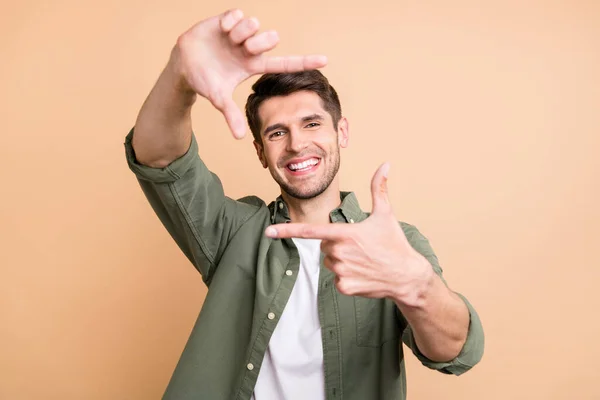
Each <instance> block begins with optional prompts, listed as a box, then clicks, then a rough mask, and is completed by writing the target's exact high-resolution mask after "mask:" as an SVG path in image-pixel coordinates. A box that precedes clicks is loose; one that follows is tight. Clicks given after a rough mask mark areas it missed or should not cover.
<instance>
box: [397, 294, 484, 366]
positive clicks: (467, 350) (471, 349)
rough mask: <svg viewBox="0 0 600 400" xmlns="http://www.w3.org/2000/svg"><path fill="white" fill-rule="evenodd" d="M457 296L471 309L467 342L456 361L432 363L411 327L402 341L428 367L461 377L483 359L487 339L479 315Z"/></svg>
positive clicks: (405, 332) (464, 299)
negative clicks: (420, 347) (423, 351)
mask: <svg viewBox="0 0 600 400" xmlns="http://www.w3.org/2000/svg"><path fill="white" fill-rule="evenodd" d="M457 295H458V296H459V297H460V298H461V299H462V300H463V301H464V302H465V304H466V305H467V308H468V309H469V316H470V321H469V331H468V333H467V340H466V341H465V344H464V345H463V347H462V349H461V351H460V353H459V354H458V356H456V357H455V358H454V359H452V360H450V361H446V362H437V361H432V360H430V359H428V358H427V357H425V356H424V355H423V353H421V351H420V350H419V348H418V347H417V343H416V341H415V337H414V335H413V332H412V329H411V328H410V326H407V327H406V329H405V330H404V333H403V335H402V341H403V342H404V343H405V344H406V345H407V346H408V347H410V349H411V350H412V352H413V354H414V355H415V356H416V357H417V359H418V360H419V361H420V362H421V363H422V364H423V365H424V366H426V367H428V368H431V369H434V370H437V371H440V372H442V373H445V374H453V375H461V374H464V373H465V372H467V371H468V370H470V369H471V368H473V367H474V366H475V365H476V364H477V363H478V362H479V361H480V360H481V358H482V357H483V349H484V347H485V346H484V344H485V338H484V333H483V325H482V324H481V320H480V319H479V315H478V314H477V311H475V308H473V306H472V305H471V303H469V301H468V300H467V299H466V298H465V297H464V296H463V295H461V294H460V293H457Z"/></svg>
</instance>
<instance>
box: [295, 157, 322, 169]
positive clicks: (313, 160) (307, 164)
mask: <svg viewBox="0 0 600 400" xmlns="http://www.w3.org/2000/svg"><path fill="white" fill-rule="evenodd" d="M318 162H319V160H317V159H316V158H311V159H310V160H306V161H303V162H301V163H298V164H290V165H289V168H290V169H291V170H292V171H298V170H300V169H306V168H309V167H312V166H313V165H317V163H318Z"/></svg>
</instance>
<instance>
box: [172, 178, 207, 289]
mask: <svg viewBox="0 0 600 400" xmlns="http://www.w3.org/2000/svg"><path fill="white" fill-rule="evenodd" d="M169 188H170V189H171V193H172V194H173V198H174V199H175V203H177V207H178V208H179V211H180V212H181V214H182V215H183V217H184V218H185V222H186V224H187V226H188V228H189V229H190V231H191V232H192V235H194V239H196V243H198V245H199V246H200V250H201V251H202V253H204V256H205V257H206V258H207V259H208V262H209V264H210V265H209V270H208V271H207V275H210V271H211V269H213V267H214V260H215V258H214V256H213V255H212V254H211V252H210V251H209V250H208V247H207V246H206V243H204V241H203V240H202V238H201V237H200V234H199V233H198V231H197V230H196V228H195V227H194V224H192V219H191V217H190V214H189V213H188V212H187V210H186V209H185V207H184V206H183V203H182V201H181V198H180V197H179V192H178V191H177V188H176V187H175V182H172V183H169ZM206 278H208V277H206ZM206 278H205V279H206Z"/></svg>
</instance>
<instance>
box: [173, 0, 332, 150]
mask: <svg viewBox="0 0 600 400" xmlns="http://www.w3.org/2000/svg"><path fill="white" fill-rule="evenodd" d="M258 30H259V22H258V20H257V19H256V18H244V15H243V13H242V11H240V10H237V9H235V10H230V11H227V12H225V13H223V14H221V15H218V16H214V17H212V18H208V19H206V20H204V21H201V22H199V23H198V24H196V25H194V26H193V27H192V28H190V29H189V30H188V31H187V32H185V33H184V34H182V35H181V36H180V37H179V38H178V40H177V45H176V46H175V48H174V49H173V52H172V55H171V59H170V61H169V64H170V66H171V67H172V71H174V72H175V73H176V74H177V75H178V76H179V81H180V82H181V87H180V89H182V90H184V91H193V92H195V93H197V94H199V95H201V96H203V97H205V98H207V99H208V100H209V101H210V102H211V103H212V104H213V105H214V106H215V107H216V108H217V109H218V110H219V111H221V112H222V113H223V115H224V116H225V119H226V121H227V124H228V125H229V128H230V130H231V132H232V133H233V136H234V137H235V138H238V139H241V138H243V137H244V135H245V132H246V121H245V118H244V115H243V113H242V111H241V110H240V109H239V108H238V106H237V105H236V104H235V102H234V101H233V91H234V90H235V88H236V87H237V86H238V85H239V84H240V83H242V82H243V81H245V80H246V79H248V78H249V77H251V76H252V75H256V74H264V73H269V72H296V71H302V70H309V69H317V68H321V67H324V66H325V65H326V64H327V59H326V57H325V56H318V55H312V56H289V57H272V56H267V55H265V53H266V52H267V51H269V50H272V49H273V48H275V46H277V43H278V42H279V37H278V35H277V32H275V31H267V32H262V33H258Z"/></svg>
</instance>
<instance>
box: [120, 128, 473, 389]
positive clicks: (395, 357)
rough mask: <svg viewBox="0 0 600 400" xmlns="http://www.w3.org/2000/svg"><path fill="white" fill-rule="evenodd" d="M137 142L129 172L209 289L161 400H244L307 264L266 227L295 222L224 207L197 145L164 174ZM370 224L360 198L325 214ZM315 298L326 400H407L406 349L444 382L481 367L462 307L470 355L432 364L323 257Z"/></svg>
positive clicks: (261, 209)
mask: <svg viewBox="0 0 600 400" xmlns="http://www.w3.org/2000/svg"><path fill="white" fill-rule="evenodd" d="M132 136H133V129H132V130H131V132H130V133H129V135H127V137H126V140H125V149H126V156H127V162H128V165H129V167H130V169H131V170H132V171H133V172H134V173H135V175H136V177H137V179H138V182H139V184H140V185H141V188H142V190H143V192H144V194H145V196H146V197H147V199H148V201H149V203H150V204H151V206H152V207H153V209H154V211H155V212H156V214H157V216H158V218H160V220H161V222H162V223H163V225H164V226H165V228H166V229H167V231H168V232H169V234H170V235H171V236H172V237H173V239H174V240H175V242H176V243H177V245H178V246H179V248H180V249H181V251H183V253H184V254H185V255H186V256H187V258H188V259H189V260H190V262H191V263H192V264H193V265H194V267H195V268H196V269H197V270H198V271H199V272H200V274H201V275H202V279H203V281H204V282H205V283H206V285H207V287H208V293H207V295H206V299H205V301H204V304H203V306H202V309H201V311H200V314H199V316H198V319H197V321H196V324H195V326H194V328H193V330H192V333H191V334H190V337H189V340H188V342H187V345H186V346H185V349H184V350H183V354H182V355H181V358H180V360H179V362H178V364H177V367H176V369H175V371H174V373H173V376H172V378H171V380H170V383H169V385H168V387H167V389H166V392H165V394H164V397H163V398H164V399H173V400H187V399H190V400H191V399H209V400H220V399H223V400H225V399H227V400H230V399H239V400H249V399H250V398H251V396H252V393H253V391H254V385H255V384H256V380H257V377H258V374H259V372H260V367H261V363H262V361H263V357H264V355H265V351H266V349H267V346H268V344H269V339H270V337H271V335H272V334H273V331H274V329H275V327H276V326H277V322H278V320H279V317H280V316H281V314H282V312H283V310H284V308H285V305H286V303H287V301H288V298H289V297H290V294H291V292H292V288H293V287H294V282H295V280H296V276H297V273H298V268H299V263H300V258H299V255H298V250H297V249H296V247H295V245H294V243H293V241H292V240H291V239H271V238H267V237H266V236H265V235H264V231H265V229H266V228H267V227H268V226H269V225H270V224H273V223H283V222H288V221H289V220H290V218H289V215H288V209H287V206H286V204H285V202H284V201H283V200H282V198H281V197H278V198H277V199H276V200H275V201H273V202H271V203H270V204H269V205H266V204H265V202H263V201H262V200H261V199H259V198H258V197H255V196H249V197H245V198H242V199H238V200H234V199H231V198H229V197H227V196H225V194H224V193H223V186H222V185H221V182H220V180H219V178H218V177H217V176H216V175H215V174H214V173H212V172H211V171H209V170H208V168H207V167H206V165H205V164H204V163H203V162H202V160H201V159H200V157H199V155H198V144H197V142H196V139H195V137H193V138H192V144H191V146H190V148H189V150H188V151H187V153H186V154H185V155H183V156H182V157H180V158H179V159H177V160H175V161H173V162H172V163H171V164H170V165H169V166H167V167H165V168H151V167H148V166H144V165H141V164H140V163H138V162H137V161H136V158H135V154H134V151H133V148H132V146H131V138H132ZM367 216H368V213H365V212H363V211H362V210H361V209H360V206H359V204H358V202H357V200H356V197H355V196H354V194H352V193H346V192H342V193H340V205H339V207H338V208H336V209H334V210H331V213H330V218H331V222H332V223H340V224H345V223H352V222H360V221H362V220H364V219H365V218H367ZM400 224H401V226H402V229H403V230H404V233H405V234H406V237H407V238H408V241H409V242H410V244H411V245H412V246H413V248H414V249H415V250H416V251H418V252H419V253H421V254H422V255H423V256H425V257H426V258H427V260H429V262H430V263H431V266H432V267H433V269H434V270H435V272H436V273H437V274H439V275H440V276H441V275H442V270H441V268H440V266H439V263H438V260H437V257H436V256H435V254H434V252H433V250H432V249H431V247H430V245H429V242H428V240H427V239H426V238H425V237H424V236H423V235H421V233H419V231H418V230H417V229H416V228H415V227H414V226H412V225H409V224H406V223H403V222H401V223H400ZM318 287H319V288H318V313H319V320H320V323H321V331H322V341H323V364H324V372H325V398H326V399H328V400H340V399H344V400H353V399H356V400H359V399H360V400H364V399H369V400H375V399H405V398H406V370H405V366H404V353H403V346H402V343H403V342H404V343H405V344H406V345H407V346H408V347H409V348H410V349H411V350H412V352H413V353H414V354H415V355H416V357H417V358H418V359H419V360H420V361H421V362H422V363H423V364H424V365H425V366H427V367H429V368H432V369H435V370H438V371H441V372H443V373H447V374H455V375H460V374H462V373H464V372H466V371H467V370H469V369H470V368H471V367H473V366H474V365H475V364H476V363H477V362H478V361H479V360H480V359H481V357H482V354H483V347H484V335H483V329H482V326H481V322H480V320H479V317H478V315H477V313H476V312H475V310H474V309H473V307H472V306H471V304H469V302H468V301H467V300H466V299H464V297H463V296H461V298H463V299H464V301H465V303H466V304H467V306H468V308H469V312H470V317H471V320H470V327H469V332H468V337H467V340H466V343H465V345H464V347H463V349H462V351H461V352H460V354H459V355H458V357H456V358H455V359H453V360H451V361H449V362H433V361H431V360H428V359H427V358H426V357H425V356H423V354H421V352H420V351H419V349H418V348H417V346H416V344H415V340H414V337H413V334H412V332H411V328H410V326H409V325H408V324H407V322H406V320H405V318H404V317H403V316H402V314H401V313H400V311H399V309H398V307H397V306H396V304H395V303H394V301H393V300H391V299H370V298H364V297H358V296H346V295H343V294H340V293H339V292H338V291H337V290H336V288H335V285H334V274H333V273H332V272H331V271H330V270H328V269H327V268H325V267H324V266H323V257H321V270H320V276H319V286H318ZM268 314H271V315H270V317H271V318H272V317H273V314H274V315H275V318H272V319H270V318H268V317H267V315H268ZM257 400H264V399H257Z"/></svg>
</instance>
